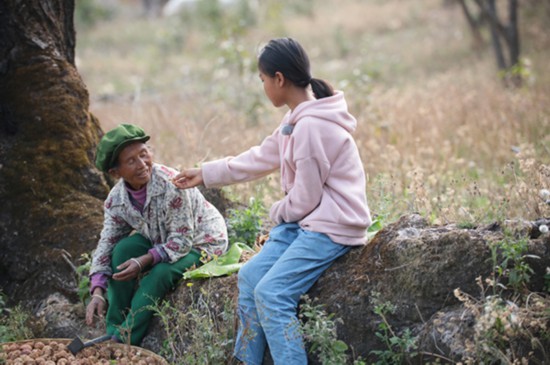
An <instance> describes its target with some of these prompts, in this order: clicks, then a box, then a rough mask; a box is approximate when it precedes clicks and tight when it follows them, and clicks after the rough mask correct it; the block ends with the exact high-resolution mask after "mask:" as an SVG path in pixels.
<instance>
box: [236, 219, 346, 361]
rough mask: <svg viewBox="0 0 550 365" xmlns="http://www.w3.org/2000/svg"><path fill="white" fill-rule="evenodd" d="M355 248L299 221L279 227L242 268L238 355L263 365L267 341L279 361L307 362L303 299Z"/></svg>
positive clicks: (237, 356)
mask: <svg viewBox="0 0 550 365" xmlns="http://www.w3.org/2000/svg"><path fill="white" fill-rule="evenodd" d="M349 250H350V247H348V246H343V245H340V244H337V243H335V242H333V241H332V240H331V239H330V238H329V237H328V236H327V235H325V234H323V233H316V232H311V231H306V230H303V229H302V228H300V226H299V225H298V224H296V223H283V224H280V225H278V226H276V227H275V228H273V229H272V230H271V232H270V234H269V240H268V241H267V242H266V243H265V245H264V247H263V248H262V250H261V251H260V252H259V253H258V254H256V255H255V256H254V257H253V258H252V259H251V260H250V261H248V262H247V263H246V264H245V265H244V266H243V267H242V268H241V270H240V271H239V307H238V315H239V321H240V322H239V331H238V333H237V341H236V344H235V352H234V355H235V357H236V358H238V359H239V360H241V361H243V362H244V363H245V364H247V365H261V363H262V361H263V358H264V352H265V348H266V344H268V345H269V349H270V352H271V357H272V358H273V362H274V363H275V365H303V364H307V354H306V351H305V347H304V343H303V340H302V336H301V334H300V330H299V327H300V324H299V322H298V317H297V313H296V309H297V307H298V302H299V300H300V297H301V296H302V295H303V294H305V293H306V292H307V291H308V290H309V289H310V288H311V286H312V285H313V284H314V283H315V282H316V281H317V279H319V277H320V276H321V274H323V272H324V271H325V270H326V269H327V268H328V267H329V266H330V265H331V264H332V262H333V261H334V260H336V259H337V258H338V257H340V256H342V255H343V254H345V253H346V252H348V251H349Z"/></svg>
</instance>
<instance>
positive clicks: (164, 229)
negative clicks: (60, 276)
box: [90, 164, 227, 276]
mask: <svg viewBox="0 0 550 365" xmlns="http://www.w3.org/2000/svg"><path fill="white" fill-rule="evenodd" d="M176 174H177V171H176V170H174V169H171V168H169V167H166V166H163V165H159V164H153V172H152V176H151V180H150V181H149V183H148V184H147V199H146V201H145V205H144V208H143V214H142V213H140V212H139V210H138V209H137V208H135V207H134V206H133V205H132V203H131V201H130V198H129V194H128V191H127V190H126V188H125V186H124V181H123V180H122V179H121V180H120V181H119V182H118V183H117V184H116V185H115V186H114V187H113V189H111V192H110V193H109V196H108V197H107V200H105V204H104V210H105V215H104V222H103V230H102V231H101V236H100V239H99V243H98V245H97V248H96V250H95V251H94V254H93V258H92V267H91V268H90V275H93V274H95V273H102V274H107V275H109V276H110V275H111V274H112V270H111V253H112V251H113V247H114V246H115V245H116V244H117V242H118V241H120V240H121V239H122V238H124V237H127V236H128V235H129V234H130V233H131V232H132V231H136V232H137V233H140V234H141V235H143V236H144V237H146V238H148V239H149V240H150V241H151V247H155V248H162V250H163V251H164V255H163V256H165V257H166V256H167V261H168V262H171V263H173V262H176V261H178V260H179V259H180V258H182V257H183V256H185V255H187V254H188V253H189V252H190V251H191V249H197V250H202V251H205V252H206V253H207V254H209V255H221V254H223V253H224V252H225V251H226V250H227V227H226V225H225V221H224V219H223V217H222V215H221V214H220V212H219V211H218V210H217V209H216V208H215V207H214V206H213V205H212V204H210V203H209V202H208V201H207V200H206V199H205V198H204V196H203V195H202V194H201V192H200V191H199V190H198V189H196V188H192V189H186V190H180V189H178V188H176V187H175V186H174V185H173V184H172V183H171V182H170V179H171V178H172V177H173V176H175V175H176Z"/></svg>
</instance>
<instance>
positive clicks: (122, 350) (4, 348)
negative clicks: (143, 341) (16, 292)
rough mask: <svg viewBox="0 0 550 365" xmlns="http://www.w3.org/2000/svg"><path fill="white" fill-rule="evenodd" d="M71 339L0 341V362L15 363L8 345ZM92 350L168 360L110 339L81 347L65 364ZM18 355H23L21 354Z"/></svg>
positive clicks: (162, 362) (164, 363) (155, 361)
mask: <svg viewBox="0 0 550 365" xmlns="http://www.w3.org/2000/svg"><path fill="white" fill-rule="evenodd" d="M71 341H72V339H69V338H33V339H28V340H21V341H13V342H4V343H0V364H4V362H3V361H2V360H4V361H5V363H6V364H7V365H8V364H11V363H16V358H13V359H10V353H11V351H10V350H9V349H10V347H12V348H13V345H17V346H18V347H19V346H21V345H24V344H29V345H31V347H32V348H34V345H35V344H37V343H38V342H42V343H43V344H44V345H50V344H51V343H53V342H55V343H58V344H62V345H64V346H65V347H66V346H68V345H69V343H71ZM101 349H102V350H101ZM117 350H119V351H117ZM94 351H96V352H98V351H102V352H103V353H110V354H111V355H114V354H115V353H118V354H122V355H123V356H126V355H128V354H132V355H133V356H137V357H138V358H139V359H140V360H145V359H146V358H149V360H151V359H153V361H152V362H151V361H150V362H149V363H147V364H151V363H152V364H158V365H168V361H166V359H164V358H163V357H162V356H159V355H157V354H155V353H154V352H152V351H149V350H146V349H144V348H141V347H138V346H131V345H125V344H122V343H116V342H112V341H108V342H102V343H99V344H95V345H92V346H90V347H87V348H85V349H83V350H82V351H81V352H79V353H78V354H76V356H75V359H73V360H68V362H67V364H77V363H79V361H81V360H82V359H83V358H84V355H86V354H89V353H90V352H94ZM66 352H67V353H69V354H70V352H69V350H66ZM14 355H15V354H12V357H13V356H14ZM70 355H72V354H70ZM20 356H23V354H21V355H20ZM20 359H21V357H19V360H20ZM104 359H105V361H106V362H104V363H106V364H111V363H112V362H110V361H113V360H117V359H116V357H112V358H110V359H108V358H106V357H104ZM44 360H51V361H56V363H57V360H58V359H48V358H44ZM98 363H101V362H98ZM128 364H136V362H135V361H129V362H128Z"/></svg>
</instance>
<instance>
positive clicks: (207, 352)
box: [149, 283, 234, 365]
mask: <svg viewBox="0 0 550 365" xmlns="http://www.w3.org/2000/svg"><path fill="white" fill-rule="evenodd" d="M187 286H188V288H189V295H190V297H191V298H195V296H194V294H193V290H192V287H193V284H192V283H188V285H187ZM149 309H151V310H153V312H154V313H155V315H156V316H157V317H159V318H160V321H161V323H162V326H163V328H164V331H165V333H166V339H165V341H164V344H163V350H162V351H161V355H162V356H164V357H165V358H166V359H168V360H169V361H170V363H171V364H175V365H176V364H185V365H203V364H213V365H217V364H219V365H221V364H225V363H226V360H227V359H229V358H230V357H231V354H232V350H233V343H234V328H233V324H234V310H233V309H232V301H231V300H230V299H226V301H225V302H224V303H223V310H222V312H221V313H218V314H216V313H214V310H213V309H212V303H211V299H210V294H209V291H208V290H207V289H204V288H201V290H200V294H199V295H198V297H196V298H195V299H194V300H193V301H192V303H191V305H189V306H188V307H186V308H185V310H182V309H181V308H175V307H174V306H173V305H171V304H170V303H169V302H168V301H162V302H160V303H157V304H155V305H153V306H150V307H149Z"/></svg>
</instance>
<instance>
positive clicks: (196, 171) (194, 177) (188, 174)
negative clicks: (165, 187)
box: [172, 168, 204, 189]
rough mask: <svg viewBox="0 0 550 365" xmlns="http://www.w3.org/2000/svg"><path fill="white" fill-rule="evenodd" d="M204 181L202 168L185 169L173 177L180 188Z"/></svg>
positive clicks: (200, 183) (193, 185)
mask: <svg viewBox="0 0 550 365" xmlns="http://www.w3.org/2000/svg"><path fill="white" fill-rule="evenodd" d="M203 182H204V180H203V178H202V169H200V168H193V169H185V170H183V171H182V172H180V173H179V174H177V175H176V176H175V177H174V178H173V179H172V183H173V184H174V185H175V186H176V187H177V188H179V189H189V188H194V187H195V186H198V185H202V184H203Z"/></svg>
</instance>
